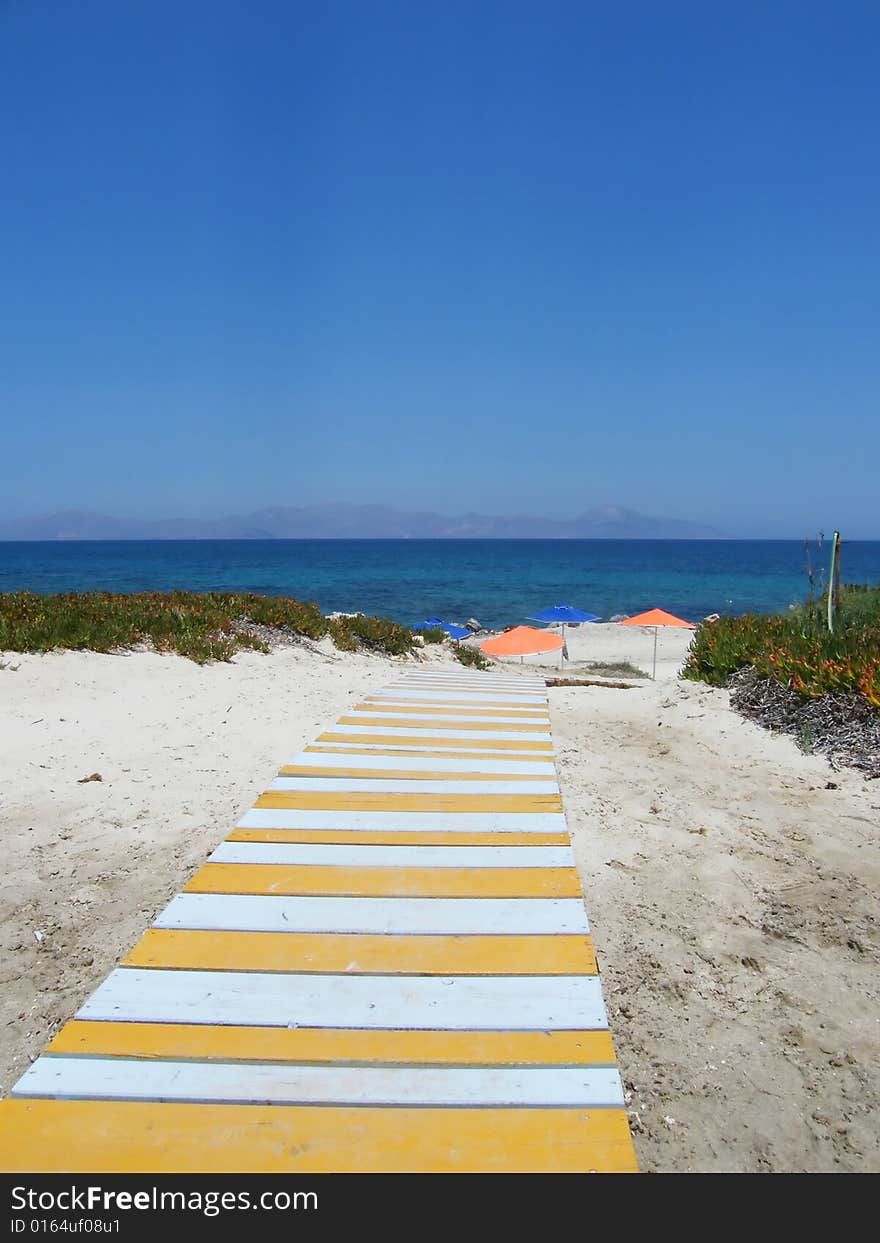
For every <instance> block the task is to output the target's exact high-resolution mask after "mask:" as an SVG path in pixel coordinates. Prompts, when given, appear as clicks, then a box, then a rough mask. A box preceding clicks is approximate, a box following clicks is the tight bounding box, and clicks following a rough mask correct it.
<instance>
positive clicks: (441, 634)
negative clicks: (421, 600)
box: [418, 626, 446, 644]
mask: <svg viewBox="0 0 880 1243" xmlns="http://www.w3.org/2000/svg"><path fill="white" fill-rule="evenodd" d="M418 635H419V638H420V639H421V640H422V642H423V643H425V644H427V643H442V642H443V640H444V639H445V638H446V631H445V630H444V629H443V627H442V626H426V627H425V628H424V630H419V631H418Z"/></svg>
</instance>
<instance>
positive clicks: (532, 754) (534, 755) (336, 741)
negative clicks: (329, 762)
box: [311, 738, 552, 763]
mask: <svg viewBox="0 0 880 1243" xmlns="http://www.w3.org/2000/svg"><path fill="white" fill-rule="evenodd" d="M314 745H315V746H318V747H322V748H323V747H333V748H336V747H363V748H365V749H366V750H368V751H394V753H395V756H396V755H397V754H398V752H399V753H400V754H405V753H406V752H407V751H418V752H420V753H423V752H425V751H429V752H430V755H426V756H424V759H425V760H426V761H429V762H433V759H432V757H433V756H434V755H435V754H438V753H443V754H444V755H445V754H448V755H450V756H454V755H456V754H457V753H459V752H462V751H466V752H469V753H470V752H472V751H479V750H481V748H480V747H477V746H474V744H473V743H472V742H463V743H462V744H461V745H460V746H457V747H456V746H454V745H453V744H452V743H450V742H449V741H448V740H446V741H444V742H442V743H440V744H438V745H436V746H430V747H426V746H425V744H424V743H422V744H421V745H419V744H418V743H399V742H396V741H394V742H362V741H359V740H358V739H357V738H330V739H325V740H324V741H322V742H316V743H315V744H314ZM311 754H315V755H322V754H323V755H329V754H332V752H325V751H323V750H322V751H320V752H312V753H311ZM496 754H497V755H498V756H499V758H503V759H507V758H508V756H509V757H510V758H512V759H516V760H518V761H519V762H521V763H525V762H527V761H532V762H534V763H547V762H548V761H550V760H551V759H552V752H550V751H517V750H516V749H514V748H512V749H511V750H509V751H508V750H505V751H499V752H497V753H496Z"/></svg>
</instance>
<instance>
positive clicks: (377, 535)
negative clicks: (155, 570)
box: [0, 504, 724, 540]
mask: <svg viewBox="0 0 880 1243" xmlns="http://www.w3.org/2000/svg"><path fill="white" fill-rule="evenodd" d="M723 537H724V532H722V531H719V530H716V529H715V528H714V527H709V526H703V525H701V524H700V523H696V522H684V521H681V520H679V519H675V518H650V517H647V516H646V515H644V514H638V513H635V512H634V511H633V510H631V509H622V508H620V507H619V506H617V505H605V506H602V507H600V508H598V509H591V510H588V511H587V512H586V513H584V514H581V515H580V516H579V517H577V518H572V519H554V518H529V517H511V518H498V517H491V516H487V515H484V514H462V515H461V516H460V517H454V518H449V517H445V516H443V515H442V514H434V513H428V512H424V513H411V512H408V511H406V510H400V509H391V508H388V507H386V506H384V505H344V504H338V505H333V504H330V505H307V506H304V507H302V508H294V507H288V506H276V507H273V508H270V509H260V510H257V511H256V512H255V513H252V514H244V515H238V516H234V517H229V518H214V519H206V520H202V519H196V518H165V519H160V520H158V521H150V522H147V521H141V520H138V519H133V518H112V517H108V516H107V515H105V514H95V513H88V512H86V511H82V510H74V509H71V510H64V511H62V512H61V513H55V514H46V515H45V516H42V517H36V518H16V519H12V520H8V521H5V522H4V521H0V540H166V539H181V540H183V539H187V540H189V539H720V538H723Z"/></svg>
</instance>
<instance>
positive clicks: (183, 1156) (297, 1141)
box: [0, 1099, 636, 1174]
mask: <svg viewBox="0 0 880 1243" xmlns="http://www.w3.org/2000/svg"><path fill="white" fill-rule="evenodd" d="M0 1169H2V1170H3V1171H5V1172H7V1173H12V1172H18V1171H22V1172H31V1171H40V1172H46V1173H49V1172H64V1173H80V1172H86V1173H88V1172H92V1173H126V1174H127V1173H132V1172H143V1173H178V1174H183V1173H195V1172H203V1171H210V1172H211V1173H229V1172H241V1173H246V1174H247V1173H258V1172H265V1173H287V1172H290V1173H325V1172H326V1173H332V1172H338V1173H364V1174H369V1173H382V1172H387V1173H403V1172H421V1171H424V1172H427V1173H452V1172H477V1171H480V1172H487V1173H490V1172H498V1173H500V1172H506V1173H532V1172H534V1173H545V1172H546V1173H557V1172H558V1173H575V1172H585V1171H592V1170H595V1171H596V1172H606V1171H635V1169H636V1161H635V1153H634V1151H633V1147H632V1140H631V1138H630V1134H629V1126H628V1124H627V1118H626V1112H625V1111H624V1110H622V1109H435V1108H426V1109H387V1108H385V1109H376V1108H372V1107H367V1108H360V1109H350V1108H337V1107H317V1108H316V1107H312V1106H307V1107H301V1106H287V1105H273V1106H262V1105H184V1104H170V1103H166V1104H159V1103H153V1102H150V1101H109V1102H108V1101H43V1100H28V1099H23V1100H9V1101H4V1102H3V1104H2V1105H0Z"/></svg>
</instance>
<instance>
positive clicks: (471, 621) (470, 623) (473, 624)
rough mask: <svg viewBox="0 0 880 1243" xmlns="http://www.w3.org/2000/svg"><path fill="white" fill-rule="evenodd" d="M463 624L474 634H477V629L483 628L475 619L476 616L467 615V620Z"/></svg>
mask: <svg viewBox="0 0 880 1243" xmlns="http://www.w3.org/2000/svg"><path fill="white" fill-rule="evenodd" d="M465 626H466V627H467V629H468V630H470V631H472V632H473V633H474V634H478V633H479V631H481V630H482V629H483V627H482V626H481V625H480V623H479V622H478V621H477V619H476V617H469V618H468V619H467V621H466V622H465Z"/></svg>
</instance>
